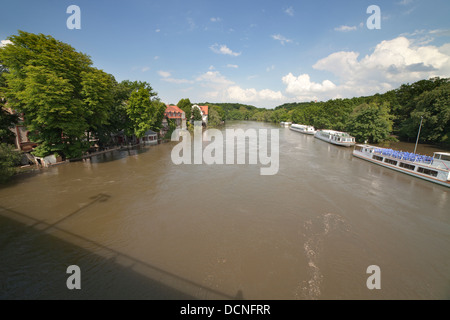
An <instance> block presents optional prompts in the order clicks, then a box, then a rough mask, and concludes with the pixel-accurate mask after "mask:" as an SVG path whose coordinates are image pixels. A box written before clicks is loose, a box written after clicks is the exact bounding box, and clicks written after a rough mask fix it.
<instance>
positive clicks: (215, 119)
mask: <svg viewBox="0 0 450 320" xmlns="http://www.w3.org/2000/svg"><path fill="white" fill-rule="evenodd" d="M221 123H222V119H221V118H220V115H219V113H218V112H217V111H216V109H213V108H210V109H209V114H208V126H210V127H218V126H219V125H220V124H221Z"/></svg>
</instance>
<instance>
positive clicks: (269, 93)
mask: <svg viewBox="0 0 450 320" xmlns="http://www.w3.org/2000/svg"><path fill="white" fill-rule="evenodd" d="M195 81H196V82H197V83H199V84H200V86H202V87H204V88H206V89H209V91H206V92H203V93H202V95H203V98H205V99H216V100H220V101H223V102H240V103H253V104H256V105H259V104H261V103H266V104H267V102H268V101H274V102H275V103H281V102H282V101H283V100H284V99H285V97H284V95H283V93H282V92H281V91H273V90H270V89H262V90H257V89H255V88H242V87H240V86H239V85H237V84H236V83H234V82H233V81H231V80H229V79H227V78H226V77H225V76H223V75H222V74H220V72H219V71H208V72H205V73H203V74H201V75H200V76H198V77H197V78H196V79H195Z"/></svg>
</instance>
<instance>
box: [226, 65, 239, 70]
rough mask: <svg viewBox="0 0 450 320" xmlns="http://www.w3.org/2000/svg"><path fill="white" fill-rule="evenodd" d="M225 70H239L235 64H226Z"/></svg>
mask: <svg viewBox="0 0 450 320" xmlns="http://www.w3.org/2000/svg"><path fill="white" fill-rule="evenodd" d="M227 68H234V69H237V68H239V66H238V65H237V64H227Z"/></svg>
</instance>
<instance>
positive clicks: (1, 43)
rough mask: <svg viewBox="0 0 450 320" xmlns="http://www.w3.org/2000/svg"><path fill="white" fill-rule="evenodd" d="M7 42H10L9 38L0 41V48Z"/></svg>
mask: <svg viewBox="0 0 450 320" xmlns="http://www.w3.org/2000/svg"><path fill="white" fill-rule="evenodd" d="M7 44H12V42H11V40H2V41H0V48H1V47H4V46H6V45H7Z"/></svg>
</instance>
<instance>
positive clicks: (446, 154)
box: [434, 152, 450, 156]
mask: <svg viewBox="0 0 450 320" xmlns="http://www.w3.org/2000/svg"><path fill="white" fill-rule="evenodd" d="M434 154H439V155H443V156H450V153H449V152H435V153H434Z"/></svg>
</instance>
